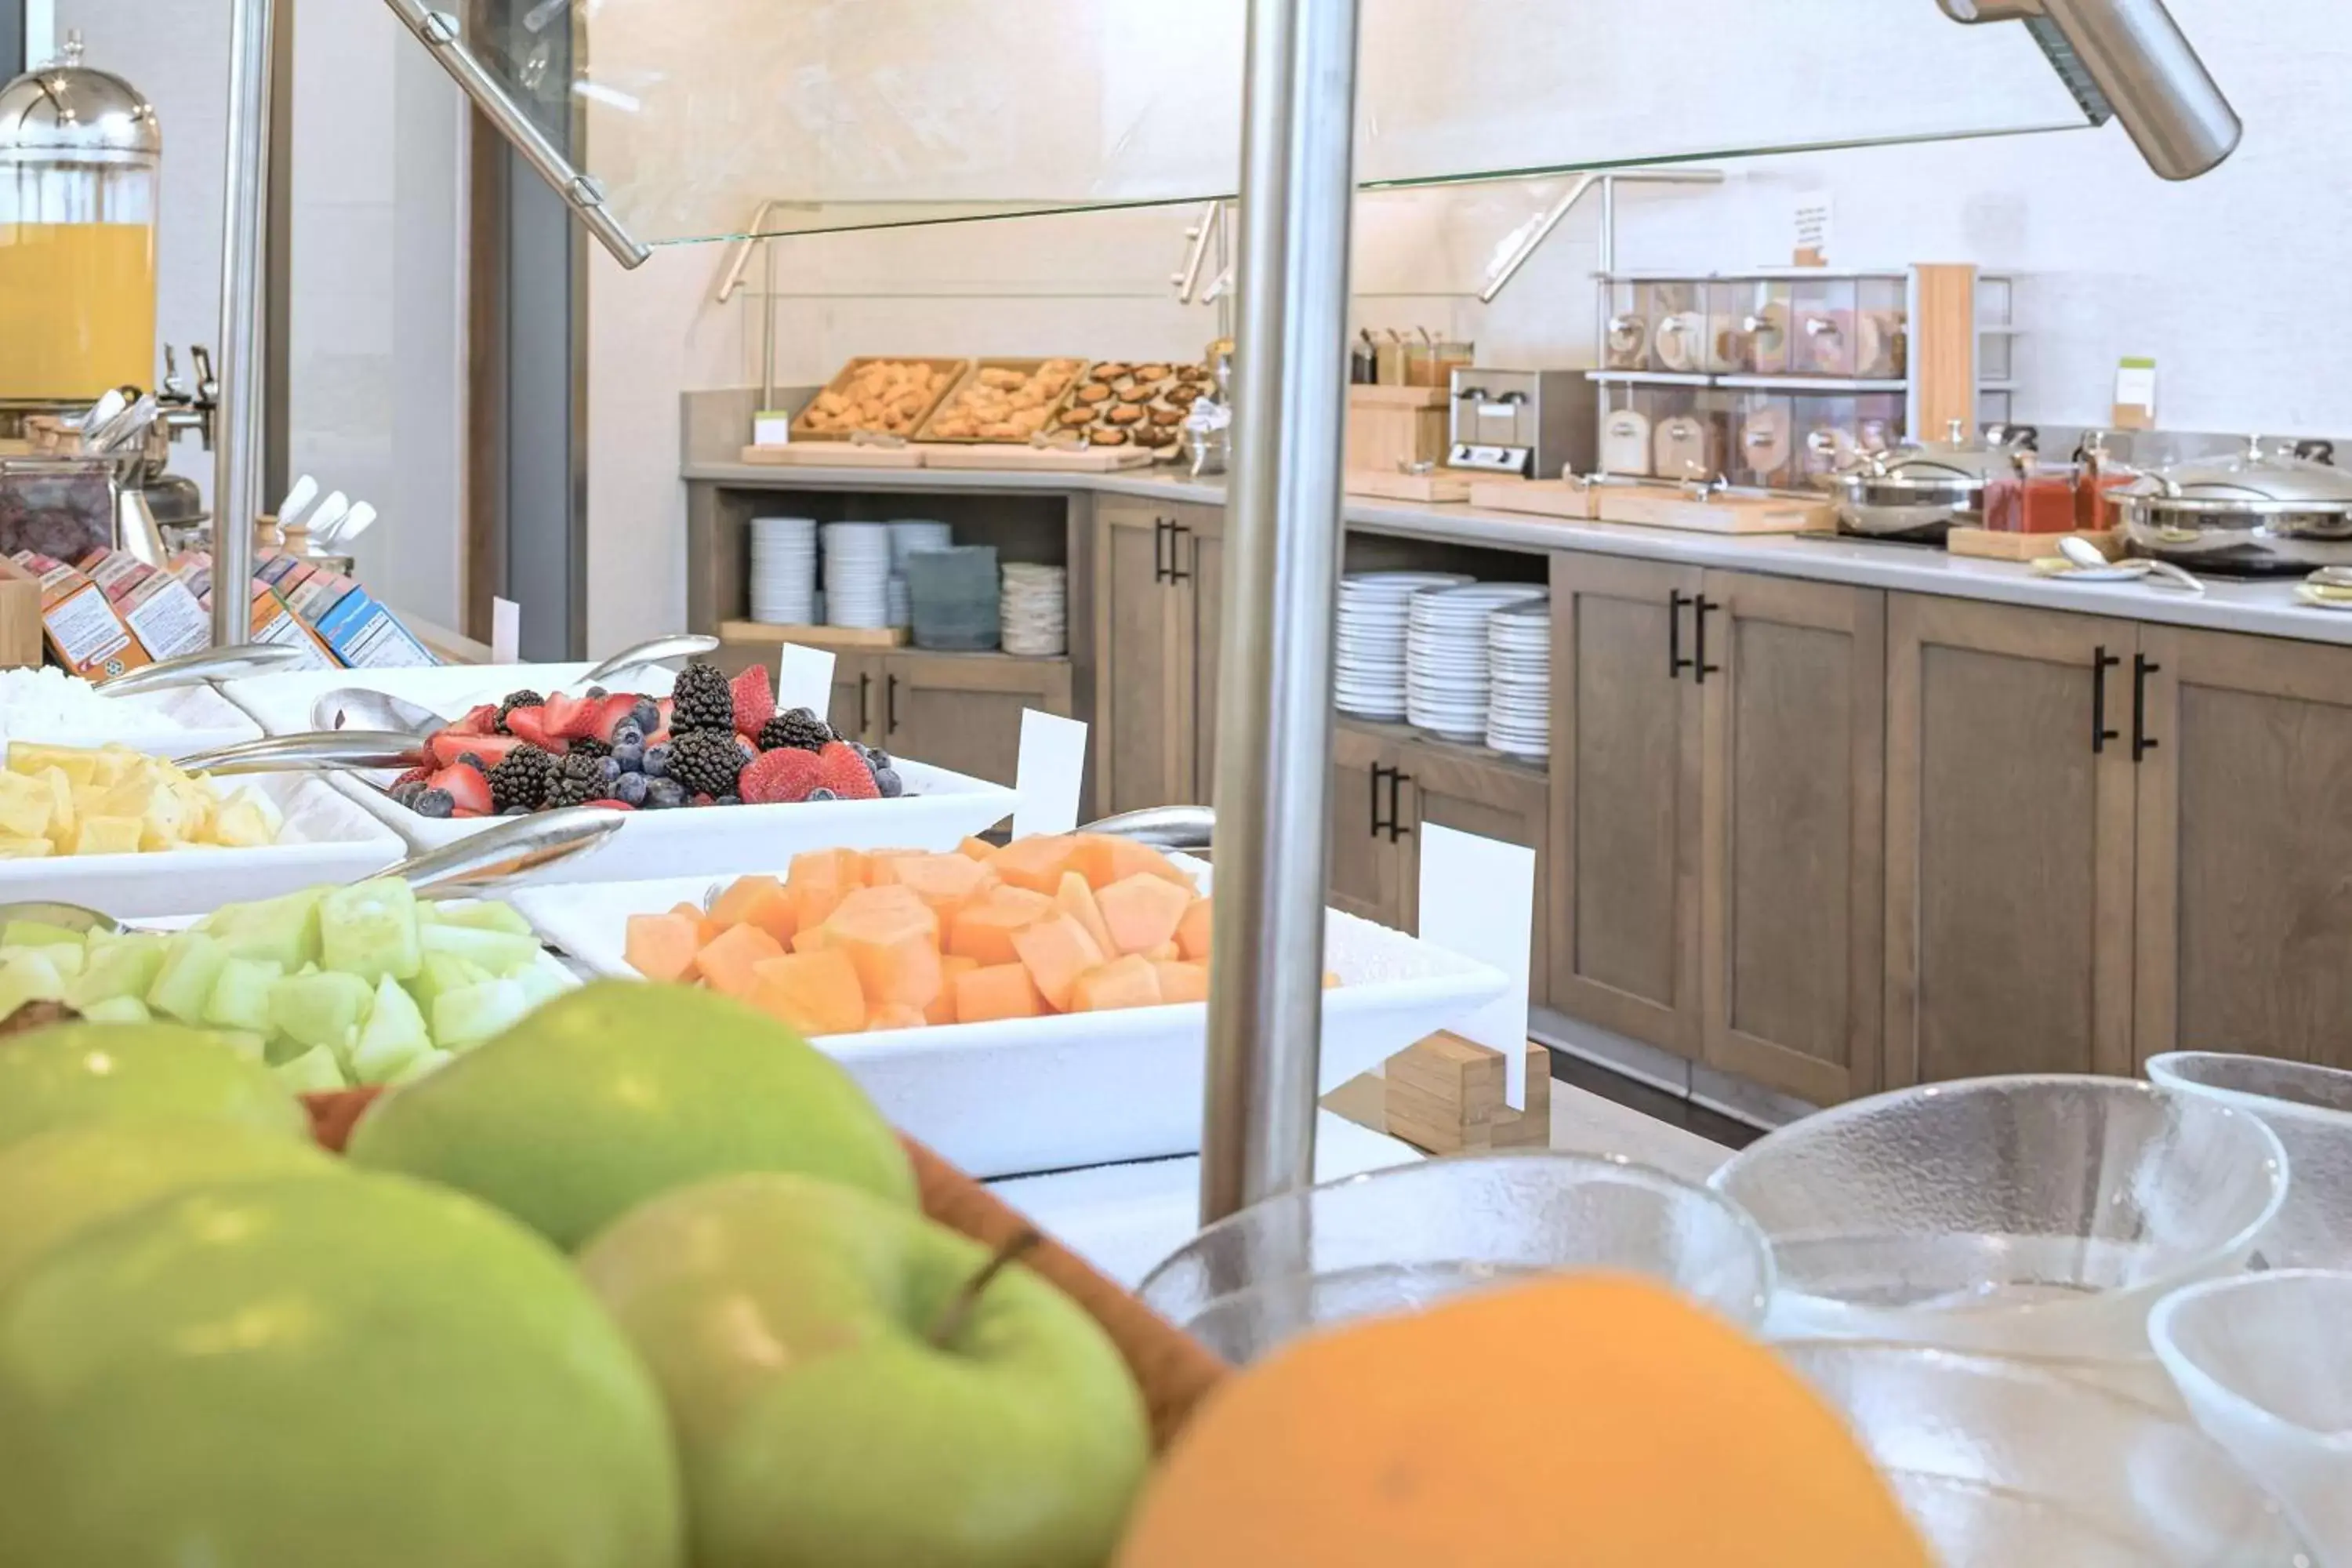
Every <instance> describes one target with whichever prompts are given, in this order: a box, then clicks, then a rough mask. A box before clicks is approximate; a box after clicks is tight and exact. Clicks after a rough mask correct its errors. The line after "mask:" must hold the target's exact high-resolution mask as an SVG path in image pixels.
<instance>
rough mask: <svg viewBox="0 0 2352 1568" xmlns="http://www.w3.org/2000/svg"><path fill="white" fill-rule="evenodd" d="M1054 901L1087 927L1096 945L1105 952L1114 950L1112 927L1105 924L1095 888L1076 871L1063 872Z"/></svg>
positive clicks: (1064, 911)
mask: <svg viewBox="0 0 2352 1568" xmlns="http://www.w3.org/2000/svg"><path fill="white" fill-rule="evenodd" d="M1054 902H1055V905H1056V906H1058V907H1059V908H1060V910H1061V911H1062V912H1063V913H1064V914H1066V915H1068V916H1070V917H1071V918H1072V919H1074V920H1076V921H1077V922H1078V923H1079V924H1080V925H1082V926H1084V927H1086V928H1087V935H1088V936H1090V937H1092V938H1094V939H1095V945H1096V946H1097V947H1098V948H1101V949H1102V950H1103V951H1104V952H1110V951H1112V949H1111V945H1110V928H1109V927H1108V926H1107V925H1105V924H1103V918H1102V906H1100V905H1099V904H1097V903H1096V902H1095V890H1094V889H1092V888H1090V887H1088V886H1087V879H1085V878H1084V877H1081V876H1080V875H1078V874H1077V873H1076V871H1065V872H1063V873H1062V885H1061V887H1060V888H1059V889H1056V890H1055V894H1054Z"/></svg>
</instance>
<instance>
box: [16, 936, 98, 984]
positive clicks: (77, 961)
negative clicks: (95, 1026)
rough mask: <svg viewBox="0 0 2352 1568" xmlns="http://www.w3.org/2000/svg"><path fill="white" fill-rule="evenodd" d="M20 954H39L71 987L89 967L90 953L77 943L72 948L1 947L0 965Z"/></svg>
mask: <svg viewBox="0 0 2352 1568" xmlns="http://www.w3.org/2000/svg"><path fill="white" fill-rule="evenodd" d="M19 953H30V954H37V955H38V956H40V957H42V958H46V959H47V960H48V961H49V967H50V968H52V969H54V970H56V971H57V972H58V975H59V977H60V978H62V979H63V980H64V981H65V983H66V984H68V986H70V985H71V984H73V983H74V981H75V979H76V978H77V977H78V976H79V975H80V973H81V972H82V971H83V969H85V968H86V967H88V966H89V950H88V949H86V948H84V947H82V946H81V945H80V944H79V942H77V943H76V944H75V945H73V946H72V947H0V963H5V962H6V961H7V960H8V959H11V958H14V957H16V955H17V954H19Z"/></svg>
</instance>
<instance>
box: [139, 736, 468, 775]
mask: <svg viewBox="0 0 2352 1568" xmlns="http://www.w3.org/2000/svg"><path fill="white" fill-rule="evenodd" d="M426 754H427V752H426V751H425V738H424V736H422V735H421V734H415V733H411V732H408V731H397V730H314V731H309V732H307V733H305V734H300V735H271V736H268V737H267V738H265V739H262V740H258V741H243V742H238V743H237V744H236V745H234V746H215V747H212V748H211V749H210V750H207V751H202V752H189V753H188V754H187V755H185V756H182V757H174V758H173V759H172V760H173V763H177V764H178V765H179V766H180V767H182V768H184V769H185V770H186V771H187V772H189V773H294V772H299V771H301V770H303V769H306V768H320V769H368V768H408V767H414V766H415V765H416V764H417V763H420V762H421V761H423V759H424V758H425V755H426Z"/></svg>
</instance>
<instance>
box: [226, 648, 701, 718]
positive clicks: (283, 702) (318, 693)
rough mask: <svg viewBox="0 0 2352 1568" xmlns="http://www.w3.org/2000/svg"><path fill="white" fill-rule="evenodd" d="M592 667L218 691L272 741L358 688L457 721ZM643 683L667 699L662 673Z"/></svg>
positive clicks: (370, 675) (405, 672)
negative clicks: (332, 697)
mask: <svg viewBox="0 0 2352 1568" xmlns="http://www.w3.org/2000/svg"><path fill="white" fill-rule="evenodd" d="M592 668H594V667H593V665H590V664H588V663H586V662H584V661H583V662H581V663H576V664H445V665H437V666H434V667H431V668H417V669H307V670H302V671H299V673H296V674H292V675H257V676H254V677H252V678H251V679H246V680H232V681H229V682H227V683H226V685H224V686H223V687H222V688H221V689H222V690H223V691H224V692H226V694H227V696H228V700H230V701H232V702H234V703H236V705H237V706H238V707H239V708H242V709H244V710H246V711H247V713H250V714H252V715H253V716H254V718H255V719H256V720H257V721H259V722H260V724H261V728H262V730H263V731H264V732H265V733H267V734H271V735H299V734H302V733H304V732H306V731H310V729H312V728H313V727H314V726H313V725H312V724H311V722H310V708H311V705H312V704H313V703H315V702H317V701H318V700H319V699H320V698H321V697H324V696H325V695H326V694H327V693H328V692H330V691H335V690H340V689H341V688H343V687H346V686H363V687H367V688H369V689H372V690H376V691H383V692H388V693H389V694H391V695H392V696H394V697H398V698H401V699H403V700H406V701H410V702H415V703H420V704H422V705H423V706H425V707H427V708H430V709H432V710H435V711H436V712H437V713H440V714H442V715H444V716H445V717H447V718H452V719H454V718H457V716H458V715H460V714H462V713H464V712H465V710H467V709H468V708H471V707H473V706H475V705H476V704H477V703H481V702H496V701H497V700H499V699H500V698H502V697H504V696H505V695H506V694H507V693H508V692H509V691H518V690H522V689H530V690H532V691H538V692H542V693H543V692H546V691H549V690H561V689H562V688H564V687H565V686H568V685H572V684H575V683H577V682H578V680H579V679H580V678H581V677H582V676H583V675H585V674H587V673H588V671H589V670H590V669H592ZM645 674H646V677H647V679H646V680H645V681H644V682H643V683H642V684H644V685H646V686H656V687H658V688H659V689H658V690H657V691H656V692H654V693H653V695H655V696H659V697H666V696H667V695H668V694H669V686H668V685H667V682H668V681H670V680H671V679H673V677H672V676H671V675H670V674H669V673H668V672H667V670H647V671H646V672H645Z"/></svg>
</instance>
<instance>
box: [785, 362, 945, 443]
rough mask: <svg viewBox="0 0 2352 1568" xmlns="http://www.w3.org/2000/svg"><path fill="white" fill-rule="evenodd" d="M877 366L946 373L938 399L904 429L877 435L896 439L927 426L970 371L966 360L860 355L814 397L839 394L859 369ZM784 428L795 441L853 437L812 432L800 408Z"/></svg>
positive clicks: (843, 433)
mask: <svg viewBox="0 0 2352 1568" xmlns="http://www.w3.org/2000/svg"><path fill="white" fill-rule="evenodd" d="M877 363H880V364H927V365H929V366H930V367H931V368H932V369H933V370H943V371H945V372H947V378H946V380H945V381H943V382H942V383H941V384H940V391H939V395H937V396H935V397H933V398H932V399H931V401H930V402H929V404H928V405H925V406H924V408H923V411H922V412H921V413H920V414H918V415H917V416H915V417H914V419H913V421H912V422H911V423H909V424H908V426H907V428H906V429H904V430H889V431H877V432H876V434H877V435H889V436H899V437H911V436H912V435H913V434H914V432H916V431H918V430H920V429H921V428H922V427H923V426H925V425H927V424H929V422H930V418H931V416H932V414H933V413H935V412H937V410H938V408H939V406H940V404H941V403H942V402H944V401H946V399H947V396H948V394H949V393H950V392H952V391H954V390H955V389H956V388H957V387H959V386H961V385H962V384H963V379H964V372H965V371H967V370H969V369H970V368H971V361H970V360H968V359H955V358H940V357H936V356H932V355H927V354H859V355H858V356H856V358H854V359H852V360H850V361H849V362H848V363H846V364H845V365H843V366H842V367H841V368H840V369H839V370H838V371H836V372H835V373H834V377H833V379H832V380H831V381H828V382H826V383H825V384H824V390H823V391H821V392H819V393H818V394H817V396H818V397H822V396H824V394H825V393H827V392H839V391H840V390H841V389H842V388H843V387H845V386H846V385H848V384H849V378H850V377H851V376H853V375H856V374H857V372H858V370H859V369H860V367H862V366H865V365H869V364H877ZM815 406H816V398H814V397H813V398H811V399H810V400H809V408H814V407H815ZM787 428H788V433H789V434H790V435H791V437H792V438H793V440H795V441H846V440H847V439H848V438H849V437H850V436H851V435H852V434H853V432H850V431H847V430H814V429H811V428H810V427H809V423H808V408H803V409H802V410H801V411H800V412H799V413H797V414H795V415H793V422H792V424H791V425H790V426H788V427H787Z"/></svg>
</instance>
